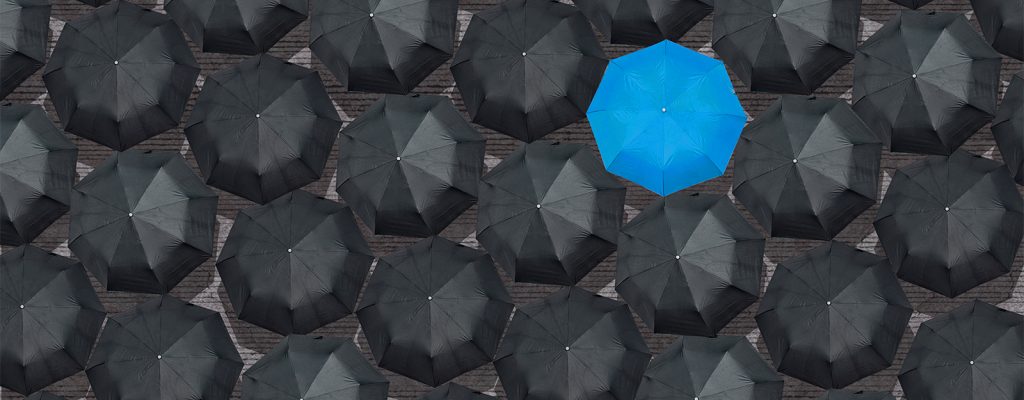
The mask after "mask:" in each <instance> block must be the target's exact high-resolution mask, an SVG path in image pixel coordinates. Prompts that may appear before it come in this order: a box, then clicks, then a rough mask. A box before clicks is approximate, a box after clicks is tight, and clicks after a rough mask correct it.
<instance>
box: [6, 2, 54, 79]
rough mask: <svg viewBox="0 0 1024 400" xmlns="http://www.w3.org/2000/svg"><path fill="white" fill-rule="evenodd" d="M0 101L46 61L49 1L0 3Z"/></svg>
mask: <svg viewBox="0 0 1024 400" xmlns="http://www.w3.org/2000/svg"><path fill="white" fill-rule="evenodd" d="M0 20H3V22H4V23H3V24H0V65H2V67H0V99H2V98H4V97H7V95H8V94H11V92H13V91H14V89H17V88H18V85H21V83H22V82H24V81H25V80H26V79H28V77H30V76H32V75H33V74H35V73H36V71H37V70H39V68H41V67H42V66H43V63H44V62H45V61H46V41H47V40H48V39H49V36H50V2H49V1H48V0H2V1H0Z"/></svg>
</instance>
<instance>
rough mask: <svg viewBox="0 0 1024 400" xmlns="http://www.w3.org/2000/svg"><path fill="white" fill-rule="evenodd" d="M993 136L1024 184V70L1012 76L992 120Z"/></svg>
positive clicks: (1009, 166)
mask: <svg viewBox="0 0 1024 400" xmlns="http://www.w3.org/2000/svg"><path fill="white" fill-rule="evenodd" d="M992 136H995V139H996V144H997V145H998V146H999V154H1001V155H1002V156H1003V162H1005V163H1006V167H1007V168H1009V169H1010V173H1011V174H1012V175H1013V179H1014V180H1015V181H1017V184H1018V185H1024V71H1018V72H1017V73H1016V74H1013V78H1010V85H1009V86H1007V87H1006V94H1005V95H1003V103H1002V104H1000V105H999V112H997V113H996V118H995V119H994V120H992Z"/></svg>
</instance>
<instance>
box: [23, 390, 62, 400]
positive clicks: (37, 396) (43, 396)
mask: <svg viewBox="0 0 1024 400" xmlns="http://www.w3.org/2000/svg"><path fill="white" fill-rule="evenodd" d="M25 400H64V398H63V397H60V396H57V395H55V394H53V393H50V392H35V393H33V394H32V395H30V396H28V397H26V398H25Z"/></svg>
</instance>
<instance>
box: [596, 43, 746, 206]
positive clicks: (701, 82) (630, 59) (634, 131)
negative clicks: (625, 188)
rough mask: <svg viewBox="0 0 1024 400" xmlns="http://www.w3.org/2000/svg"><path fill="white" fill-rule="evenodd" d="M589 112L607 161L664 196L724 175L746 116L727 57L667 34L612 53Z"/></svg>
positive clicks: (611, 167) (615, 170)
mask: <svg viewBox="0 0 1024 400" xmlns="http://www.w3.org/2000/svg"><path fill="white" fill-rule="evenodd" d="M587 118H588V119H589V120H590V126H591V128H593V130H594V139H596V141H597V146H598V149H600V151H601V158H602V159H603V160H604V165H605V167H606V168H608V170H609V171H611V172H612V173H615V174H616V175H619V176H621V177H623V178H626V179H629V180H631V181H633V182H636V183H637V184H639V185H640V186H643V187H645V188H647V189H650V190H651V191H653V192H655V193H658V194H660V195H662V196H664V195H667V194H669V193H672V192H675V191H677V190H681V189H683V188H686V187H689V186H692V185H696V184H698V183H700V182H703V181H706V180H708V179H712V178H715V177H718V176H720V175H722V173H723V172H725V169H726V166H727V165H728V164H729V158H730V157H731V156H732V150H733V148H734V147H735V146H736V139H737V138H738V137H739V135H740V131H741V130H742V129H743V124H744V123H746V121H747V116H746V114H745V113H744V112H743V107H742V106H740V101H739V99H737V98H736V94H735V93H734V92H733V88H732V83H731V82H730V81H729V74H728V73H727V72H726V71H725V65H723V64H722V62H721V61H718V60H715V59H713V58H711V57H707V56H705V55H702V54H700V53H698V52H696V51H693V50H690V49H687V48H685V47H683V46H680V45H678V44H675V43H673V42H670V41H667V40H666V41H663V42H661V43H658V44H656V45H654V46H651V47H648V48H645V49H642V50H639V51H636V52H633V53H630V54H627V55H625V56H622V57H619V58H616V59H614V60H612V61H611V63H610V64H609V65H608V69H607V70H606V71H605V74H604V78H603V79H602V81H601V86H600V87H599V88H598V89H597V94H595V95H594V101H593V102H592V103H590V108H589V109H588V110H587Z"/></svg>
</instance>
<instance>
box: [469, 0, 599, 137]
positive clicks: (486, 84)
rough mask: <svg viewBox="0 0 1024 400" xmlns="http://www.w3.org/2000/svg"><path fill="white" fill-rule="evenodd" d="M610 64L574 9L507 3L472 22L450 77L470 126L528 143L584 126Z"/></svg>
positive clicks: (543, 0) (547, 0)
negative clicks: (579, 123)
mask: <svg viewBox="0 0 1024 400" xmlns="http://www.w3.org/2000/svg"><path fill="white" fill-rule="evenodd" d="M527 33H528V34H527ZM607 64H608V61H607V60H606V59H605V55H604V51H603V50H601V44H600V43H598V41H597V38H596V37H594V31H592V30H591V29H590V23H589V22H588V21H587V19H586V17H584V16H583V14H582V13H580V12H579V10H577V9H576V7H573V6H571V5H568V4H563V3H559V2H557V1H551V0H507V1H505V2H502V3H501V4H499V5H497V6H495V7H492V8H489V9H486V10H483V11H480V12H478V13H476V14H475V15H473V19H472V20H470V22H469V27H468V28H466V35H465V37H463V39H462V44H461V45H459V52H458V53H456V54H455V58H454V59H453V60H452V75H454V76H455V83H456V85H457V86H458V88H459V92H460V93H462V100H463V101H464V102H465V104H466V109H467V111H469V115H470V116H472V118H473V122H476V123H478V124H480V125H483V126H485V127H488V128H491V129H494V130H496V131H498V132H501V133H504V134H506V135H509V136H511V137H514V138H516V139H519V140H522V141H526V142H532V141H534V140H537V139H539V138H541V137H543V136H544V135H547V134H548V133H551V132H554V131H555V130H557V129H559V128H562V127H564V126H566V125H569V124H571V123H573V122H576V121H579V120H580V119H581V118H583V115H584V112H585V111H586V109H587V107H588V106H589V105H590V100H591V99H592V98H593V97H594V91H595V90H597V85H598V84H599V83H600V82H601V75H602V74H603V73H604V68H605V66H606V65H607Z"/></svg>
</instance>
